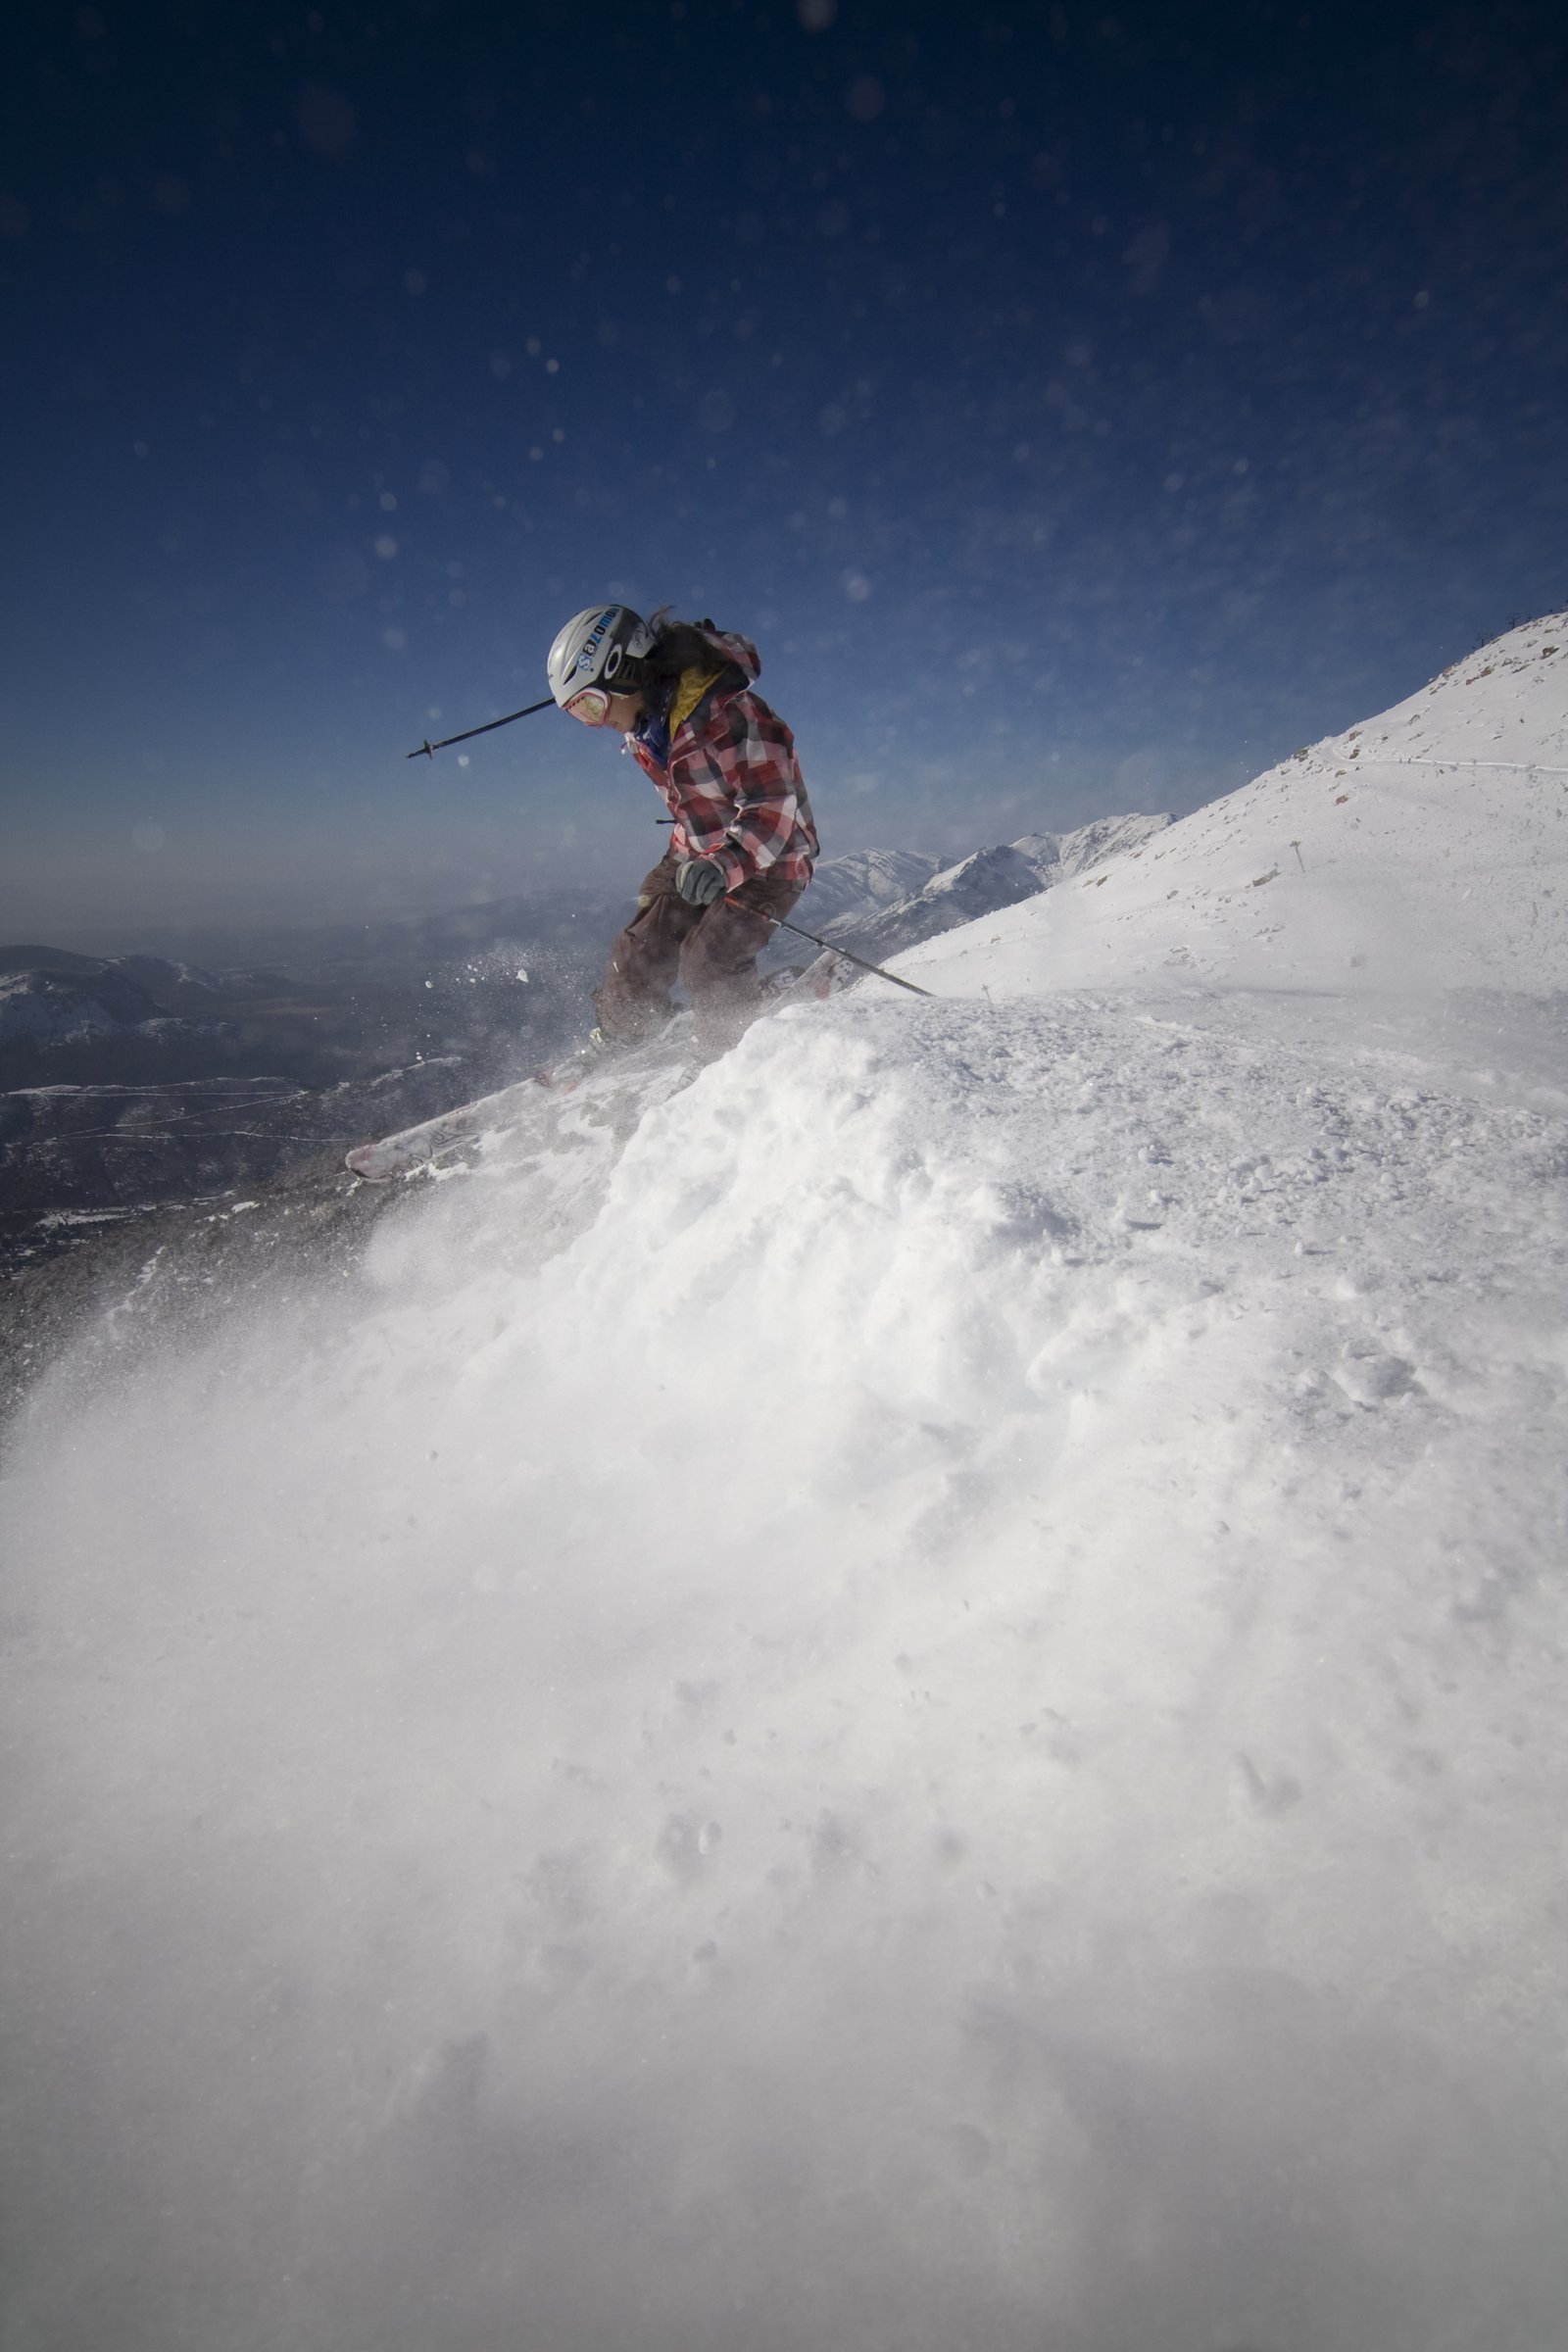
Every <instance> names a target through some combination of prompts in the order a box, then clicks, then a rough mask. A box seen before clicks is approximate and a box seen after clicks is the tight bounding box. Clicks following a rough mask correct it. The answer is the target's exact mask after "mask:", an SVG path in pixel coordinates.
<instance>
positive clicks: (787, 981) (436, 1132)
mask: <svg viewBox="0 0 1568 2352" xmlns="http://www.w3.org/2000/svg"><path fill="white" fill-rule="evenodd" d="M846 983H847V984H848V985H851V986H853V985H854V982H853V979H850V978H849V974H848V967H847V966H842V967H841V966H840V965H839V964H838V962H837V959H836V956H835V954H834V952H832V951H830V952H829V954H828V955H826V956H818V957H817V958H816V961H815V962H814V963H812V964H811V965H809V967H808V968H807V970H805V971H804V972H802V971H799V970H791V971H787V972H780V973H776V974H774V975H773V976H772V977H771V980H770V981H769V982H765V983H764V990H765V994H766V998H767V1002H766V1004H765V1005H764V1006H763V1010H762V1014H761V1015H760V1017H766V1015H767V1014H770V1013H773V1012H776V1011H777V1010H779V1008H780V1007H781V1006H783V1005H798V1004H802V1003H807V1002H814V1001H817V1000H819V999H821V998H823V997H826V996H828V995H831V994H834V993H836V991H837V989H838V988H839V987H840V986H842V985H845V984H846ZM690 1028H691V1023H690V1018H689V1016H688V1015H685V1014H679V1015H677V1016H676V1018H675V1019H674V1020H673V1021H672V1022H671V1024H670V1026H669V1028H668V1029H666V1030H664V1031H663V1032H662V1034H661V1035H660V1036H659V1037H657V1038H655V1039H653V1040H652V1041H651V1042H650V1043H649V1044H647V1045H644V1046H635V1047H632V1048H629V1049H625V1050H622V1051H619V1052H617V1051H615V1050H614V1049H613V1048H612V1049H610V1050H608V1051H606V1052H604V1053H597V1054H596V1053H594V1052H591V1051H588V1050H584V1051H581V1052H578V1053H576V1054H568V1056H567V1057H566V1059H565V1060H564V1061H560V1062H557V1063H555V1064H554V1065H553V1067H551V1068H549V1069H543V1070H536V1071H534V1073H533V1075H532V1076H531V1077H528V1078H520V1079H518V1080H517V1081H516V1082H515V1084H514V1085H512V1086H503V1087H500V1088H498V1089H497V1091H496V1092H495V1093H494V1094H491V1095H480V1096H479V1097H477V1098H476V1100H475V1101H473V1102H472V1103H459V1104H458V1105H457V1106H456V1108H455V1109H452V1110H444V1111H441V1112H439V1113H438V1114H437V1116H436V1117H435V1118H433V1119H422V1120H421V1121H420V1122H419V1124H418V1126H417V1127H404V1128H400V1129H399V1130H398V1132H397V1133H396V1134H394V1135H384V1136H381V1137H380V1138H379V1139H378V1140H377V1141H375V1142H373V1143H365V1144H356V1145H355V1147H354V1149H353V1151H352V1152H346V1153H345V1154H344V1160H343V1164H344V1166H345V1167H346V1168H347V1169H348V1170H349V1171H350V1173H351V1174H352V1175H355V1176H358V1177H360V1178H361V1179H362V1180H363V1181H364V1182H365V1183H367V1184H391V1183H393V1182H395V1181H396V1179H397V1178H399V1177H400V1176H413V1175H416V1174H417V1173H418V1172H419V1171H420V1170H421V1169H424V1168H430V1167H433V1166H434V1165H435V1163H436V1162H437V1161H438V1160H442V1159H445V1158H447V1157H448V1156H449V1155H450V1154H451V1153H453V1152H461V1151H465V1150H467V1149H470V1148H472V1147H474V1146H476V1145H478V1144H480V1143H482V1142H483V1141H484V1139H485V1138H486V1137H487V1136H491V1135H497V1134H503V1133H509V1132H511V1131H512V1130H513V1129H515V1128H516V1127H517V1126H518V1125H519V1124H520V1123H521V1121H523V1120H524V1119H525V1118H526V1117H527V1115H528V1112H529V1110H530V1108H531V1107H532V1106H533V1105H534V1104H535V1103H539V1101H540V1097H541V1095H543V1096H545V1097H546V1098H548V1099H551V1100H559V1099H561V1098H563V1097H565V1096H569V1095H575V1094H578V1093H583V1094H584V1095H586V1096H587V1097H589V1098H590V1099H596V1098H597V1097H598V1096H600V1095H601V1094H613V1093H615V1092H617V1091H619V1090H620V1089H621V1088H622V1087H623V1086H624V1085H625V1083H626V1082H627V1081H628V1080H636V1079H638V1078H640V1077H641V1076H642V1075H644V1074H645V1073H646V1072H648V1071H650V1070H652V1069H655V1068H658V1067H662V1066H663V1065H665V1064H670V1065H673V1066H677V1067H678V1066H683V1065H689V1066H690V1069H691V1074H692V1075H693V1076H695V1075H696V1069H697V1065H696V1064H695V1063H694V1062H692V1061H691V1046H690Z"/></svg>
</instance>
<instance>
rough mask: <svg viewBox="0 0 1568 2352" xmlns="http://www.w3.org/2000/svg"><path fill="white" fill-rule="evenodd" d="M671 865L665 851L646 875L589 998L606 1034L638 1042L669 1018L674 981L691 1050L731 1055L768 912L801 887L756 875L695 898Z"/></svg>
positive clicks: (789, 902) (754, 997)
mask: <svg viewBox="0 0 1568 2352" xmlns="http://www.w3.org/2000/svg"><path fill="white" fill-rule="evenodd" d="M675 866H676V861H675V859H674V858H670V857H664V858H661V859H660V861H659V863H658V864H657V865H656V866H655V868H654V870H653V872H652V873H651V874H649V875H647V876H645V878H644V881H643V885H642V888H641V890H640V891H639V892H638V894H637V911H636V913H635V914H634V915H633V916H632V918H631V921H630V922H629V923H628V924H627V925H626V928H625V930H624V931H622V932H621V934H620V936H619V937H618V938H617V939H616V941H615V944H614V946H613V948H612V950H611V952H610V969H609V970H608V971H607V972H606V974H605V977H604V982H603V985H602V986H601V987H600V989H599V991H598V993H597V995H596V996H595V998H594V1005H595V1007H596V1009H597V1011H598V1014H599V1025H600V1027H601V1028H602V1029H603V1030H604V1031H605V1033H606V1035H607V1036H610V1037H613V1038H615V1039H617V1040H619V1041H620V1042H621V1043H623V1044H626V1045H640V1044H641V1043H642V1041H643V1040H644V1039H645V1038H650V1037H654V1036H657V1034H658V1033H659V1031H660V1030H661V1029H662V1027H663V1025H664V1023H665V1021H666V1020H667V1019H668V1018H669V1013H670V1002H669V992H670V988H671V986H672V985H673V983H674V982H675V981H676V980H679V981H680V982H681V984H682V985H683V986H684V987H685V989H686V990H687V991H688V993H689V995H690V997H691V1001H692V1021H693V1026H694V1028H695V1029H696V1032H697V1050H698V1052H699V1053H700V1054H702V1055H703V1056H704V1058H705V1059H706V1060H712V1059H714V1058H716V1056H717V1055H718V1054H727V1053H728V1051H729V1049H730V1047H731V1046H733V1045H734V1044H735V1043H736V1041H737V1040H738V1039H739V1037H740V1036H741V1034H742V1032H743V1030H745V1028H746V1027H747V1025H748V1023H749V1022H750V1021H751V1020H752V1019H753V1017H754V1016H755V1014H756V1011H757V1007H758V1005H759V1004H760V1001H761V984H760V981H759V980H758V977H757V958H758V956H759V955H760V952H761V950H762V949H763V948H765V947H766V945H767V942H768V939H769V937H770V936H771V933H772V929H773V926H772V924H771V923H770V922H767V921H766V920H765V919H764V916H765V915H768V914H772V915H786V914H788V913H789V910H790V908H791V907H793V906H794V904H795V902H796V900H797V899H798V898H799V897H800V895H801V893H802V891H803V890H804V889H805V887H806V885H805V884H804V882H785V881H783V880H781V879H779V878H778V877H777V876H775V875H770V874H754V875H753V876H752V878H751V880H750V881H747V882H742V883H741V884H740V885H739V887H738V888H737V889H736V891H735V892H734V893H733V895H732V897H729V898H723V899H718V900H715V902H714V903H713V905H712V906H711V907H691V906H688V905H687V903H686V901H685V900H684V899H683V898H681V897H680V896H679V894H678V893H677V891H676V889H675ZM737 900H738V901H739V905H737V904H736V903H735V902H736V901H737Z"/></svg>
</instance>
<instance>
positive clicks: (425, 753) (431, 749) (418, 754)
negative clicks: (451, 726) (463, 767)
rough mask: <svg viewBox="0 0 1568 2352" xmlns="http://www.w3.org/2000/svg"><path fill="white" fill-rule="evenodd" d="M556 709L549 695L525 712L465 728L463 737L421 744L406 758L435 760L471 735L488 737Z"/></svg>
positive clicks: (553, 700) (554, 702) (448, 737)
mask: <svg viewBox="0 0 1568 2352" xmlns="http://www.w3.org/2000/svg"><path fill="white" fill-rule="evenodd" d="M555 707H556V698H555V696H554V695H553V694H547V695H546V696H545V699H544V701H543V702H542V703H529V704H528V705H527V706H526V708H525V709H524V710H521V711H508V712H507V715H506V717H505V718H487V719H486V720H485V722H484V725H483V726H482V727H465V728H464V730H463V733H462V734H461V735H443V736H442V738H441V740H440V742H439V743H428V742H426V743H421V744H419V745H417V747H416V748H415V750H413V751H412V752H406V753H405V754H404V758H405V759H407V760H433V759H434V758H435V755H436V753H437V752H444V751H445V750H446V748H447V745H448V744H449V743H466V742H467V740H468V738H469V736H470V735H488V734H489V733H490V731H491V729H492V728H493V727H510V726H511V724H512V722H513V720H514V719H515V718H531V717H532V716H533V714H534V712H535V711H553V710H554V709H555Z"/></svg>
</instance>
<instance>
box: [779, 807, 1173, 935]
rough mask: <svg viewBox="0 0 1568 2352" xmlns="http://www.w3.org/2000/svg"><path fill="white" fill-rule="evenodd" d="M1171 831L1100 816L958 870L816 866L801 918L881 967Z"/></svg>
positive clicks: (890, 854) (983, 854) (887, 859)
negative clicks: (922, 944)
mask: <svg viewBox="0 0 1568 2352" xmlns="http://www.w3.org/2000/svg"><path fill="white" fill-rule="evenodd" d="M1169 823H1170V818H1169V817H1168V816H1103V817H1097V818H1096V820H1095V822H1094V823H1093V824H1089V825H1081V826H1079V828H1078V830H1077V831H1076V832H1073V833H1026V834H1024V835H1023V837H1022V838H1021V840H1018V841H1011V842H1005V843H1002V844H1000V845H999V846H997V847H996V848H993V849H985V850H974V851H972V852H971V853H970V855H969V856H968V857H967V858H960V859H959V861H958V863H957V864H956V865H947V866H944V865H943V864H942V863H941V861H940V860H939V859H938V858H922V857H920V856H918V855H917V854H915V853H913V852H911V851H907V850H861V851H858V852H857V853H855V854H853V855H851V856H850V857H847V858H828V859H826V860H825V861H824V862H823V864H822V865H820V866H819V867H818V868H817V871H816V875H815V877H814V879H813V881H812V883H811V887H810V889H809V891H808V892H807V894H806V896H805V898H804V899H803V900H802V901H801V903H800V906H799V907H798V908H797V910H796V919H798V920H799V921H800V922H801V924H802V925H803V926H804V927H805V928H806V929H808V930H810V931H815V932H817V933H818V934H819V935H820V937H822V938H823V939H825V940H827V941H830V942H831V943H832V945H833V946H835V947H842V948H849V949H851V950H853V952H854V953H855V954H856V955H857V956H865V957H867V958H868V959H869V960H870V961H871V962H873V963H882V962H885V961H886V960H887V958H888V956H897V955H898V954H900V952H901V951H902V950H903V949H905V948H913V947H918V946H919V944H920V942H921V941H922V940H927V939H935V938H937V937H938V936H939V935H940V934H941V933H942V932H944V931H954V930H956V928H957V927H958V925H959V924H960V923H972V922H975V921H977V920H978V919H979V917H980V916H981V915H983V914H994V913H995V912H996V911H997V910H998V909H999V908H1000V907H1015V906H1016V905H1017V904H1018V902H1019V900H1020V899H1032V898H1036V897H1038V895H1039V894H1040V892H1041V891H1043V890H1051V889H1052V888H1054V886H1055V884H1057V883H1059V882H1065V881H1070V880H1071V879H1072V878H1073V877H1074V876H1075V875H1077V874H1082V873H1087V872H1088V871H1089V870H1090V869H1091V867H1094V866H1097V865H1103V864H1104V863H1105V862H1106V861H1107V859H1109V858H1120V857H1124V856H1125V855H1126V854H1127V853H1128V852H1129V851H1132V850H1136V849H1139V848H1141V847H1142V845H1143V844H1144V843H1145V842H1146V841H1147V840H1148V839H1149V838H1150V836H1151V834H1153V833H1158V832H1160V831H1162V830H1163V828H1164V827H1165V826H1166V825H1168V824H1169Z"/></svg>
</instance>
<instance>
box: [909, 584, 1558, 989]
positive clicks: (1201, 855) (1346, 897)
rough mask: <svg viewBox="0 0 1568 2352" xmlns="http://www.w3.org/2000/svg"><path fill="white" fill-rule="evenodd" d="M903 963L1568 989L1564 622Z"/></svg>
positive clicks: (950, 983) (1490, 653)
mask: <svg viewBox="0 0 1568 2352" xmlns="http://www.w3.org/2000/svg"><path fill="white" fill-rule="evenodd" d="M982 963H983V965H984V971H983V974H982V972H981V970H980V966H981V964H982ZM966 967H967V968H966ZM909 970H910V973H911V975H912V976H915V977H920V976H922V975H923V976H924V979H925V982H926V983H928V984H929V985H931V986H933V987H936V988H938V989H940V990H941V992H942V993H944V994H950V995H951V994H966V993H968V992H969V991H970V990H971V989H972V988H976V989H977V988H978V987H979V986H980V985H981V984H982V979H983V981H984V984H985V985H988V986H989V987H990V988H991V990H992V993H993V995H1001V994H1003V993H1004V992H1005V993H1007V994H1009V995H1010V994H1013V993H1020V994H1033V993H1035V992H1037V991H1039V990H1041V989H1046V988H1059V987H1073V986H1076V985H1078V984H1080V983H1081V982H1083V981H1084V980H1086V979H1087V980H1090V981H1100V980H1106V981H1111V982H1114V983H1117V984H1124V983H1127V982H1130V981H1143V980H1148V979H1152V978H1170V977H1172V976H1176V977H1180V978H1188V979H1198V980H1205V981H1206V980H1224V981H1225V982H1227V983H1228V984H1230V985H1231V986H1242V987H1249V988H1264V989H1277V988H1293V989H1294V988H1331V989H1336V990H1346V989H1350V990H1355V991H1357V992H1359V991H1362V990H1365V989H1369V988H1370V989H1377V990H1379V991H1383V992H1389V991H1399V990H1407V989H1415V990H1420V991H1429V990H1432V989H1443V988H1450V989H1451V988H1466V987H1469V988H1488V987H1499V988H1520V989H1562V988H1565V987H1568V614H1561V613H1559V614H1556V615H1553V616H1550V617H1548V618H1547V619H1545V620H1543V621H1535V622H1532V623H1530V624H1529V625H1528V626H1527V627H1524V628H1520V629H1514V630H1512V631H1510V633H1509V634H1508V635H1507V636H1506V637H1501V638H1498V639H1497V641H1496V642H1495V645H1492V646H1489V647H1487V648H1486V649H1485V650H1484V651H1483V652H1481V653H1478V654H1476V655H1474V656H1473V657H1472V658H1471V660H1470V661H1469V662H1461V663H1460V664H1458V665H1457V666H1456V667H1455V668H1454V669H1451V670H1448V671H1446V672H1445V673H1444V675H1443V676H1442V677H1440V678H1436V679H1434V680H1433V681H1432V683H1431V685H1429V686H1427V687H1425V688H1423V690H1422V691H1421V692H1420V693H1419V694H1415V695H1412V696H1411V697H1410V698H1409V700H1408V701H1407V702H1403V703H1400V704H1397V706H1396V707H1395V709H1394V710H1392V711H1385V712H1384V713H1383V715H1382V716H1381V717H1380V718H1375V719H1369V720H1367V721H1366V722H1365V723H1364V724H1363V725H1361V726H1359V727H1352V728H1350V729H1349V730H1348V732H1347V733H1346V734H1344V735H1341V736H1334V737H1330V738H1329V739H1327V740H1326V741H1325V742H1323V743H1319V744H1316V745H1314V746H1312V748H1311V749H1310V750H1306V751H1301V752H1299V753H1297V754H1296V756H1295V758H1294V759H1291V760H1284V761H1282V762H1281V764H1280V765H1279V766H1278V767H1274V768H1270V769H1269V770H1268V771H1267V773H1266V774H1264V775H1261V776H1258V777H1257V778H1256V779H1255V780H1254V781H1253V782H1252V783H1250V784H1248V785H1244V786H1243V788H1242V789H1241V791H1239V792H1233V793H1231V794H1229V795H1228V796H1227V798H1225V799H1224V800H1221V801H1215V802H1212V803H1211V804H1210V805H1209V806H1208V807H1207V808H1203V809H1198V810H1196V811H1195V812H1194V814H1193V815H1191V816H1188V817H1184V818H1182V820H1181V821H1180V822H1179V823H1177V824H1174V825H1172V826H1171V827H1170V829H1169V831H1168V832H1166V833H1164V834H1162V835H1161V836H1160V837H1159V838H1158V839H1157V840H1154V841H1151V842H1149V843H1147V844H1146V845H1144V846H1143V847H1141V848H1139V849H1137V850H1135V851H1134V852H1133V853H1132V855H1131V856H1130V857H1129V858H1124V859H1121V860H1119V861H1118V862H1117V863H1116V864H1115V865H1114V867H1109V868H1106V869H1104V870H1103V871H1101V872H1099V873H1096V874H1094V875H1092V876H1088V877H1085V878H1081V879H1080V880H1079V881H1078V883H1077V884H1076V886H1075V887H1073V888H1070V889H1068V890H1064V891H1063V890H1057V891H1054V892H1053V893H1052V894H1051V895H1050V897H1049V898H1045V899H1042V900H1040V901H1038V902H1035V903H1033V904H1030V905H1028V906H1025V907H1015V908H1014V909H1013V910H1012V911H1011V912H1010V913H1009V914H1006V915H1005V916H1003V917H1000V918H999V920H998V921H997V922H996V923H994V924H992V925H990V926H988V928H987V931H986V933H985V936H984V938H983V939H978V938H976V939H969V940H965V941H963V942H961V943H959V942H957V941H955V940H949V941H948V942H946V943H944V946H943V947H942V948H941V949H927V950H926V951H925V953H924V954H923V955H921V956H919V957H918V958H917V959H915V960H914V961H912V962H911V963H910V965H909Z"/></svg>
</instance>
